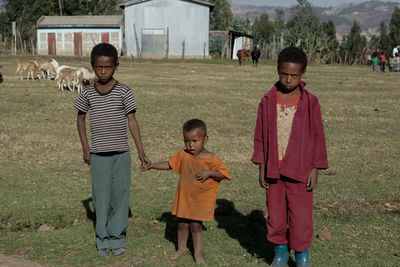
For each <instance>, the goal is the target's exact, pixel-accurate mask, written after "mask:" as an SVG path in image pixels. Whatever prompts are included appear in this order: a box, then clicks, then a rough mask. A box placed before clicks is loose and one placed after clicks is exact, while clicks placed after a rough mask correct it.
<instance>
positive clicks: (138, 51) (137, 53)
mask: <svg viewBox="0 0 400 267" xmlns="http://www.w3.org/2000/svg"><path fill="white" fill-rule="evenodd" d="M133 29H134V31H135V39H136V55H137V58H142V54H141V53H140V47H139V40H138V36H137V33H136V25H135V24H133Z"/></svg>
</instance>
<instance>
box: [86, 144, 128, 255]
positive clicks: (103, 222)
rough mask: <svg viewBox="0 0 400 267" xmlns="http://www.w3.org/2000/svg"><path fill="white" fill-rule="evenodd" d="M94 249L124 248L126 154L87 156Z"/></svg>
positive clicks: (126, 196)
mask: <svg viewBox="0 0 400 267" xmlns="http://www.w3.org/2000/svg"><path fill="white" fill-rule="evenodd" d="M90 165H91V168H92V194H93V204H94V209H95V212H96V227H95V229H96V245H97V249H103V248H110V249H116V248H126V241H125V235H126V230H127V227H128V213H129V200H130V196H129V194H130V185H131V156H130V153H129V152H123V153H117V154H115V153H114V154H111V155H99V154H90Z"/></svg>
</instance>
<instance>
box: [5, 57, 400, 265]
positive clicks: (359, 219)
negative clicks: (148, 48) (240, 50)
mask: <svg viewBox="0 0 400 267" xmlns="http://www.w3.org/2000/svg"><path fill="white" fill-rule="evenodd" d="M16 61H17V60H16V59H15V58H11V57H0V65H1V66H2V68H0V71H1V72H2V73H3V76H4V79H5V81H4V83H3V84H0V91H1V97H0V114H1V120H0V151H1V152H2V153H0V164H1V169H0V181H1V187H0V203H2V204H1V207H0V227H1V228H0V248H2V251H3V252H7V253H15V252H17V251H19V250H21V249H22V250H23V251H25V252H24V253H23V254H26V255H27V257H29V258H31V259H34V260H37V261H40V262H44V263H52V264H56V265H77V266H79V265H83V266H91V265H93V266H94V265H100V264H116V266H118V265H117V263H119V264H127V265H135V264H137V265H152V266H154V265H167V264H168V265H170V264H174V262H170V261H169V260H167V259H166V255H168V254H169V253H171V252H172V251H173V250H174V238H175V236H174V234H175V232H174V231H175V228H174V227H175V226H174V221H173V218H171V217H170V216H169V215H168V213H169V212H170V209H171V203H172V201H173V196H174V191H175V186H176V182H177V176H176V175H175V174H174V173H172V172H168V171H166V172H157V171H150V172H145V173H139V172H138V171H137V169H138V160H137V158H136V152H135V150H134V149H133V150H132V155H133V159H134V168H135V169H134V171H133V180H132V201H131V209H132V215H133V217H132V219H131V223H130V228H129V232H128V246H129V250H128V252H127V253H126V255H125V256H122V257H121V258H106V259H103V258H102V259H100V258H97V257H96V252H95V247H94V230H93V226H92V222H91V221H90V220H89V219H88V217H90V214H87V211H86V209H85V208H84V205H83V204H88V205H89V207H91V203H90V201H88V199H90V197H91V185H90V176H89V169H88V167H87V166H85V164H84V163H83V161H82V159H81V158H82V155H81V148H80V143H79V138H78V135H77V131H76V125H75V119H76V111H75V110H74V108H73V104H74V101H75V100H76V98H77V94H76V92H75V93H73V92H68V91H64V92H61V91H58V90H57V89H56V84H55V81H43V80H40V81H26V80H24V81H19V80H17V79H16V77H15V75H14V72H15V69H16V63H15V62H16ZM88 61H89V60H87V59H83V60H80V61H74V60H72V59H70V58H59V62H60V63H61V64H68V65H72V66H87V67H88V66H89V64H88ZM115 78H116V79H118V80H120V81H121V82H124V83H126V84H127V85H129V86H130V87H131V88H132V89H133V93H134V96H135V98H136V100H137V103H138V106H139V109H138V112H137V117H138V121H139V124H140V127H141V133H142V139H143V142H144V146H145V150H146V153H147V155H148V156H149V157H150V159H151V160H153V161H159V160H166V159H167V158H168V157H169V156H171V155H172V154H173V153H175V152H176V151H178V150H179V149H181V148H182V147H183V141H182V136H181V127H182V124H183V123H184V122H185V121H186V120H188V119H191V118H200V119H202V120H204V121H205V122H206V123H207V126H208V129H209V131H208V134H209V138H210V139H209V143H208V145H207V147H208V149H209V150H210V151H212V152H215V153H217V154H218V155H219V157H220V158H221V159H223V160H224V162H225V163H226V164H227V166H228V167H229V168H230V170H231V173H232V177H233V181H232V182H231V183H223V184H222V185H221V188H220V192H219V196H218V198H219V199H221V201H220V202H219V203H220V205H222V207H225V208H222V210H224V209H225V211H226V210H228V212H227V213H223V212H222V213H221V211H219V213H217V215H216V220H215V221H214V222H212V223H207V224H206V227H207V231H205V233H204V235H205V257H206V260H207V261H208V263H209V264H210V265H229V266H233V265H236V266H243V265H254V264H257V263H264V264H265V262H267V263H269V262H270V260H271V256H272V251H270V249H271V247H270V246H269V245H267V244H266V243H265V242H264V235H265V227H264V222H263V219H262V216H261V217H260V216H259V214H262V213H261V211H262V210H264V204H265V197H264V194H263V192H262V190H261V189H260V188H259V186H258V183H257V169H256V167H255V166H253V165H252V163H250V161H249V159H250V157H251V153H252V135H253V131H254V123H255V119H256V112H257V105H258V103H259V100H260V98H261V96H262V95H263V94H264V93H265V92H267V90H269V88H270V87H271V86H272V84H273V83H274V82H275V80H276V79H277V74H276V67H275V65H274V64H272V63H270V64H262V65H261V66H259V67H258V68H257V69H253V68H252V67H251V66H246V67H238V66H236V65H235V64H234V63H233V62H218V61H211V62H207V61H206V62H202V61H185V62H181V61H166V62H165V61H140V62H138V61H130V60H122V61H121V64H120V67H119V70H118V72H117V73H116V75H115ZM305 81H306V82H307V83H308V89H309V91H311V92H312V93H313V94H315V95H316V96H318V98H319V100H320V103H321V107H322V113H323V119H324V123H325V131H326V138H327V145H328V154H329V164H330V170H328V171H326V172H324V173H321V175H320V181H319V186H318V189H317V190H316V191H315V203H316V205H319V206H317V207H328V208H329V213H321V212H320V211H321V209H317V210H316V216H315V229H316V232H317V230H319V229H321V228H322V227H323V226H325V227H328V228H329V230H330V231H331V232H332V236H333V238H332V241H329V242H325V241H321V240H318V239H315V240H314V243H313V246H312V248H311V253H312V261H313V264H314V266H332V265H337V264H339V265H342V266H396V265H398V264H399V260H398V258H396V256H394V255H393V254H394V253H396V252H397V251H400V244H399V236H400V230H399V227H398V225H399V223H400V218H399V217H400V215H399V210H398V206H395V204H393V203H394V202H393V200H394V199H398V198H399V197H400V195H399V188H400V179H399V178H400V177H399V174H400V166H399V164H398V162H399V160H400V153H399V146H398V140H399V133H400V126H399V125H400V119H399V114H400V113H399V112H400V105H399V102H400V90H399V81H400V73H372V72H371V71H370V69H369V68H366V67H351V66H327V65H311V66H310V67H309V68H308V72H307V74H306V77H305ZM130 143H131V145H132V144H133V142H132V139H130ZM132 148H133V146H132ZM343 201H344V202H343ZM349 201H350V202H351V203H353V202H354V203H363V202H365V203H375V202H376V203H378V204H377V206H379V207H382V205H384V204H385V203H390V205H394V206H393V207H395V208H394V209H392V210H390V211H389V210H387V209H380V210H379V209H378V210H377V211H376V212H369V211H367V210H364V209H360V208H357V207H358V206H356V208H354V209H352V210H351V212H350V211H349V210H346V209H344V210H342V211H341V212H339V209H338V208H337V205H339V204H334V203H341V202H343V203H350V202H349ZM374 201H375V202H374ZM335 205H336V206H335ZM339 206H340V205H339ZM396 207H397V208H396ZM220 210H221V208H220ZM88 215H89V216H88ZM43 224H47V225H51V226H53V227H55V229H56V230H54V231H48V232H38V231H37V229H38V227H39V226H40V225H43ZM373 227H376V229H375V228H373ZM371 229H372V230H371ZM27 248H28V249H27ZM24 249H25V250H24ZM66 255H67V256H66ZM192 262H193V261H192V259H191V258H190V257H186V258H185V259H182V260H179V261H177V264H178V265H187V264H192ZM376 264H378V265H376Z"/></svg>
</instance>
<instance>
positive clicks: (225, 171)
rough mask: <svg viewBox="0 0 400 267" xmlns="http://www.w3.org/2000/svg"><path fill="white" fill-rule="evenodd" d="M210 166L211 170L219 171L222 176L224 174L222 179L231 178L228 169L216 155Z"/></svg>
mask: <svg viewBox="0 0 400 267" xmlns="http://www.w3.org/2000/svg"><path fill="white" fill-rule="evenodd" d="M212 165H213V166H211V169H212V170H215V171H219V172H220V173H221V174H222V175H223V176H225V179H224V180H229V181H230V180H231V174H230V173H229V169H228V168H227V167H226V166H225V164H224V163H223V162H222V160H221V159H220V158H219V157H218V156H216V157H215V160H214V162H213V164H212Z"/></svg>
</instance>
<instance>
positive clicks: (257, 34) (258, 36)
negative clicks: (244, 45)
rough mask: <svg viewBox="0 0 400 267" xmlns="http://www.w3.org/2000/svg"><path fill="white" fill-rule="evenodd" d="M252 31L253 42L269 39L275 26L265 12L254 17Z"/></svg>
mask: <svg viewBox="0 0 400 267" xmlns="http://www.w3.org/2000/svg"><path fill="white" fill-rule="evenodd" d="M252 31H253V35H254V38H255V40H254V43H259V42H269V41H270V39H271V38H272V35H273V34H274V31H275V27H274V23H272V21H270V19H269V16H268V14H267V13H262V14H261V15H260V17H256V18H255V19H254V22H253V26H252Z"/></svg>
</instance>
